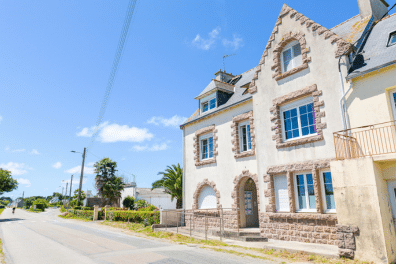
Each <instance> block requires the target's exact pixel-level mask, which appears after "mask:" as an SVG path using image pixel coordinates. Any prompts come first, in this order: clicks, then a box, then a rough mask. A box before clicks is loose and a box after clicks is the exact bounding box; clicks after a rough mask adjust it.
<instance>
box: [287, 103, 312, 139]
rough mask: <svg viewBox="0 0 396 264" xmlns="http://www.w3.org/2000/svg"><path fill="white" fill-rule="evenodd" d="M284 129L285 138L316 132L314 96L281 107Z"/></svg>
mask: <svg viewBox="0 0 396 264" xmlns="http://www.w3.org/2000/svg"><path fill="white" fill-rule="evenodd" d="M281 119H282V128H283V129H282V131H283V138H284V139H285V140H289V139H295V138H300V137H305V136H309V135H312V134H316V119H315V111H314V105H313V102H312V97H309V98H304V99H302V100H299V101H297V102H294V103H290V104H288V105H285V106H282V107H281Z"/></svg>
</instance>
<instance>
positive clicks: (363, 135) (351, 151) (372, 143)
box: [333, 121, 396, 160]
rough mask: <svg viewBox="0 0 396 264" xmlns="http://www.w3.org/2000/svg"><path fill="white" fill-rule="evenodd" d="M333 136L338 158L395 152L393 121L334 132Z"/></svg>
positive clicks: (395, 131) (395, 133)
mask: <svg viewBox="0 0 396 264" xmlns="http://www.w3.org/2000/svg"><path fill="white" fill-rule="evenodd" d="M333 137H334V146H335V152H336V158H337V159H338V160H343V159H354V158H360V157H365V156H374V155H381V154H389V153H396V144H395V143H396V141H395V139H396V129H395V121H390V122H385V123H380V124H375V125H369V126H363V127H358V128H352V129H347V130H343V131H339V132H334V133H333Z"/></svg>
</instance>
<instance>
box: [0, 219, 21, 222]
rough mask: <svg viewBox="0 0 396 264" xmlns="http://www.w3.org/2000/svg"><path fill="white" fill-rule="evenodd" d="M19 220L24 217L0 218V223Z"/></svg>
mask: <svg viewBox="0 0 396 264" xmlns="http://www.w3.org/2000/svg"><path fill="white" fill-rule="evenodd" d="M21 220H25V219H22V218H9V219H0V223H2V222H10V221H21Z"/></svg>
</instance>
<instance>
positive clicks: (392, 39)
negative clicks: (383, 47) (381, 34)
mask: <svg viewBox="0 0 396 264" xmlns="http://www.w3.org/2000/svg"><path fill="white" fill-rule="evenodd" d="M395 44H396V31H395V32H393V33H391V34H390V35H389V41H388V46H392V45H395Z"/></svg>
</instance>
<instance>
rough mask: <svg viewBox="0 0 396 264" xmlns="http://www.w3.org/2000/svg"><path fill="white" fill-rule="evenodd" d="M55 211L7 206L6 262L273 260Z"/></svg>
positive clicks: (1, 227) (2, 229) (3, 230)
mask: <svg viewBox="0 0 396 264" xmlns="http://www.w3.org/2000/svg"><path fill="white" fill-rule="evenodd" d="M58 214H59V210H57V209H47V211H46V212H43V213H31V212H26V211H24V210H20V209H17V210H16V212H15V214H14V215H13V214H12V210H11V209H8V208H7V209H6V210H4V212H3V213H2V214H1V215H0V237H1V239H2V241H3V251H4V254H5V261H6V263H7V264H11V263H12V264H13V263H15V264H17V263H18V264H19V263H20V264H34V263H40V264H45V263H49V264H52V263H56V264H61V263H73V264H80V263H81V264H85V263H87V264H88V263H156V264H160V263H161V264H165V263H169V264H179V263H180V264H181V263H227V264H233V263H273V262H270V261H264V260H257V259H253V258H249V257H238V256H235V255H232V254H227V253H221V252H215V251H212V250H206V249H201V248H198V247H191V246H186V245H179V244H174V243H168V242H162V241H158V240H151V239H146V238H141V237H135V236H131V235H127V234H124V233H122V230H116V229H112V228H109V227H107V226H103V225H100V224H98V223H93V222H82V221H77V220H67V219H62V218H59V217H58V216H57V215H58Z"/></svg>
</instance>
